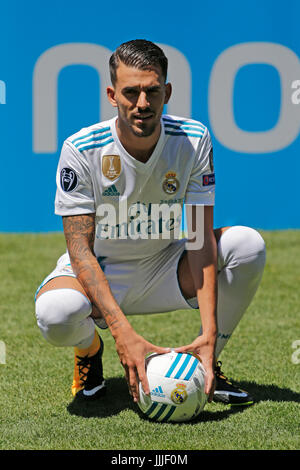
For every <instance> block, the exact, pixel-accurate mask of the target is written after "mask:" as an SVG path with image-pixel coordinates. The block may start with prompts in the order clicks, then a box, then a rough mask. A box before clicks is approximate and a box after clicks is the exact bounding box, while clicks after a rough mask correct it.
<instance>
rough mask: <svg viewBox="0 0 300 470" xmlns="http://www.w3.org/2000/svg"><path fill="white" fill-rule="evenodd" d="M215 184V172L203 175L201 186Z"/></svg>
mask: <svg viewBox="0 0 300 470" xmlns="http://www.w3.org/2000/svg"><path fill="white" fill-rule="evenodd" d="M213 184H215V174H214V173H211V174H210V175H203V186H212V185H213Z"/></svg>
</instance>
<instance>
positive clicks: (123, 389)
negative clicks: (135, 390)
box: [67, 377, 300, 425]
mask: <svg viewBox="0 0 300 470" xmlns="http://www.w3.org/2000/svg"><path fill="white" fill-rule="evenodd" d="M106 384H107V393H106V395H105V396H103V397H101V398H99V399H98V400H94V401H89V402H87V401H85V400H84V399H82V398H78V397H75V398H74V399H73V401H72V402H71V403H70V404H69V405H68V406H67V410H68V412H69V413H70V414H71V415H76V416H82V417H83V418H107V417H110V416H115V415H118V414H119V413H120V412H121V411H124V410H132V411H134V412H135V413H137V414H138V415H139V416H140V417H141V419H143V420H147V421H151V420H149V418H147V417H146V416H145V415H144V414H143V413H142V412H141V411H140V409H139V408H138V406H137V405H136V404H134V403H133V401H132V398H131V397H130V395H129V393H128V387H127V383H126V380H125V379H124V378H122V377H113V378H110V379H107V380H106ZM235 384H236V385H237V386H238V387H240V388H242V389H244V390H247V391H248V392H249V393H250V394H251V395H252V396H253V397H254V401H255V402H254V405H252V406H255V404H257V403H260V402H263V401H274V402H296V403H300V393H296V392H293V391H292V390H290V389H288V388H280V387H277V386H276V385H263V384H257V383H255V382H245V381H243V382H237V381H235ZM220 406H222V405H218V408H217V409H215V410H213V409H212V405H209V407H210V409H205V410H204V411H203V412H202V413H201V414H200V415H199V417H198V418H196V419H195V420H193V421H191V422H190V423H188V424H190V425H193V424H197V423H200V422H201V423H205V422H212V421H221V420H224V419H227V418H229V417H230V416H232V415H234V414H237V413H242V412H243V411H245V410H247V409H249V408H251V407H249V406H245V407H243V406H229V405H224V407H223V409H220ZM156 424H157V423H156ZM176 424H186V423H176Z"/></svg>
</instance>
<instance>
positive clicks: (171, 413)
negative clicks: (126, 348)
mask: <svg viewBox="0 0 300 470" xmlns="http://www.w3.org/2000/svg"><path fill="white" fill-rule="evenodd" d="M146 373H147V378H148V382H149V387H150V396H149V395H145V393H144V390H143V388H142V385H141V383H140V384H139V393H140V399H139V402H138V406H139V408H140V409H141V411H142V412H143V413H144V414H145V415H146V416H148V418H150V419H152V420H154V421H163V422H167V421H172V422H183V421H191V420H193V419H194V418H196V417H197V416H198V415H199V413H201V411H202V410H203V408H204V407H205V404H206V402H207V395H206V394H205V393H204V381H205V370H204V367H203V365H202V363H201V361H200V360H199V358H197V357H196V356H194V355H192V354H185V353H176V352H175V351H171V352H170V353H167V354H151V355H150V356H149V357H148V358H147V359H146Z"/></svg>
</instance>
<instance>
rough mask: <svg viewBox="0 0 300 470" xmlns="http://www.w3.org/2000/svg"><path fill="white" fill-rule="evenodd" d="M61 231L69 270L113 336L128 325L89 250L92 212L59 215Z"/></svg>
mask: <svg viewBox="0 0 300 470" xmlns="http://www.w3.org/2000/svg"><path fill="white" fill-rule="evenodd" d="M63 225H64V233H65V237H66V242H67V248H68V251H69V255H70V260H71V264H72V267H73V270H74V272H75V274H76V276H77V279H78V281H79V282H80V284H81V285H82V287H83V288H84V290H85V292H86V294H87V296H88V297H89V299H90V301H91V302H92V304H94V305H95V306H96V307H97V309H98V310H99V312H100V313H101V315H102V316H103V318H104V319H105V321H106V324H107V326H108V327H109V329H110V331H111V333H112V335H113V336H114V337H115V336H116V335H117V334H118V330H119V329H120V328H126V327H130V324H129V322H128V320H127V319H126V317H125V315H124V314H123V312H122V310H121V309H120V307H119V305H118V304H117V302H116V300H115V298H114V296H113V294H112V292H111V289H110V286H109V283H108V281H107V278H106V276H105V274H104V273H103V271H102V269H101V267H100V266H99V264H98V261H97V259H96V257H95V255H94V253H93V243H94V215H93V214H92V215H82V216H69V217H64V218H63Z"/></svg>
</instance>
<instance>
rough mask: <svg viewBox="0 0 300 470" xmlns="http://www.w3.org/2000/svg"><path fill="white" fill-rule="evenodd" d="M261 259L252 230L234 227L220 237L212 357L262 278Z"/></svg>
mask: <svg viewBox="0 0 300 470" xmlns="http://www.w3.org/2000/svg"><path fill="white" fill-rule="evenodd" d="M265 260H266V251H265V243H264V240H263V239H262V237H261V235H260V234H259V233H258V232H257V231H256V230H254V229H252V228H249V227H244V226H234V227H230V228H229V229H227V230H226V231H225V232H224V233H223V235H222V236H221V238H220V240H219V243H218V271H219V273H218V309H217V322H218V338H217V344H216V357H218V356H219V355H220V353H221V351H222V350H223V348H224V346H225V345H226V343H227V341H228V340H229V338H230V337H231V335H232V333H233V331H234V329H235V327H236V326H237V324H238V323H239V321H240V320H241V318H242V316H243V315H244V313H245V311H246V310H247V308H248V306H249V304H250V303H251V301H252V299H253V297H254V295H255V293H256V291H257V288H258V286H259V284H260V281H261V278H262V274H263V270H264V266H265ZM200 334H201V331H200Z"/></svg>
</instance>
